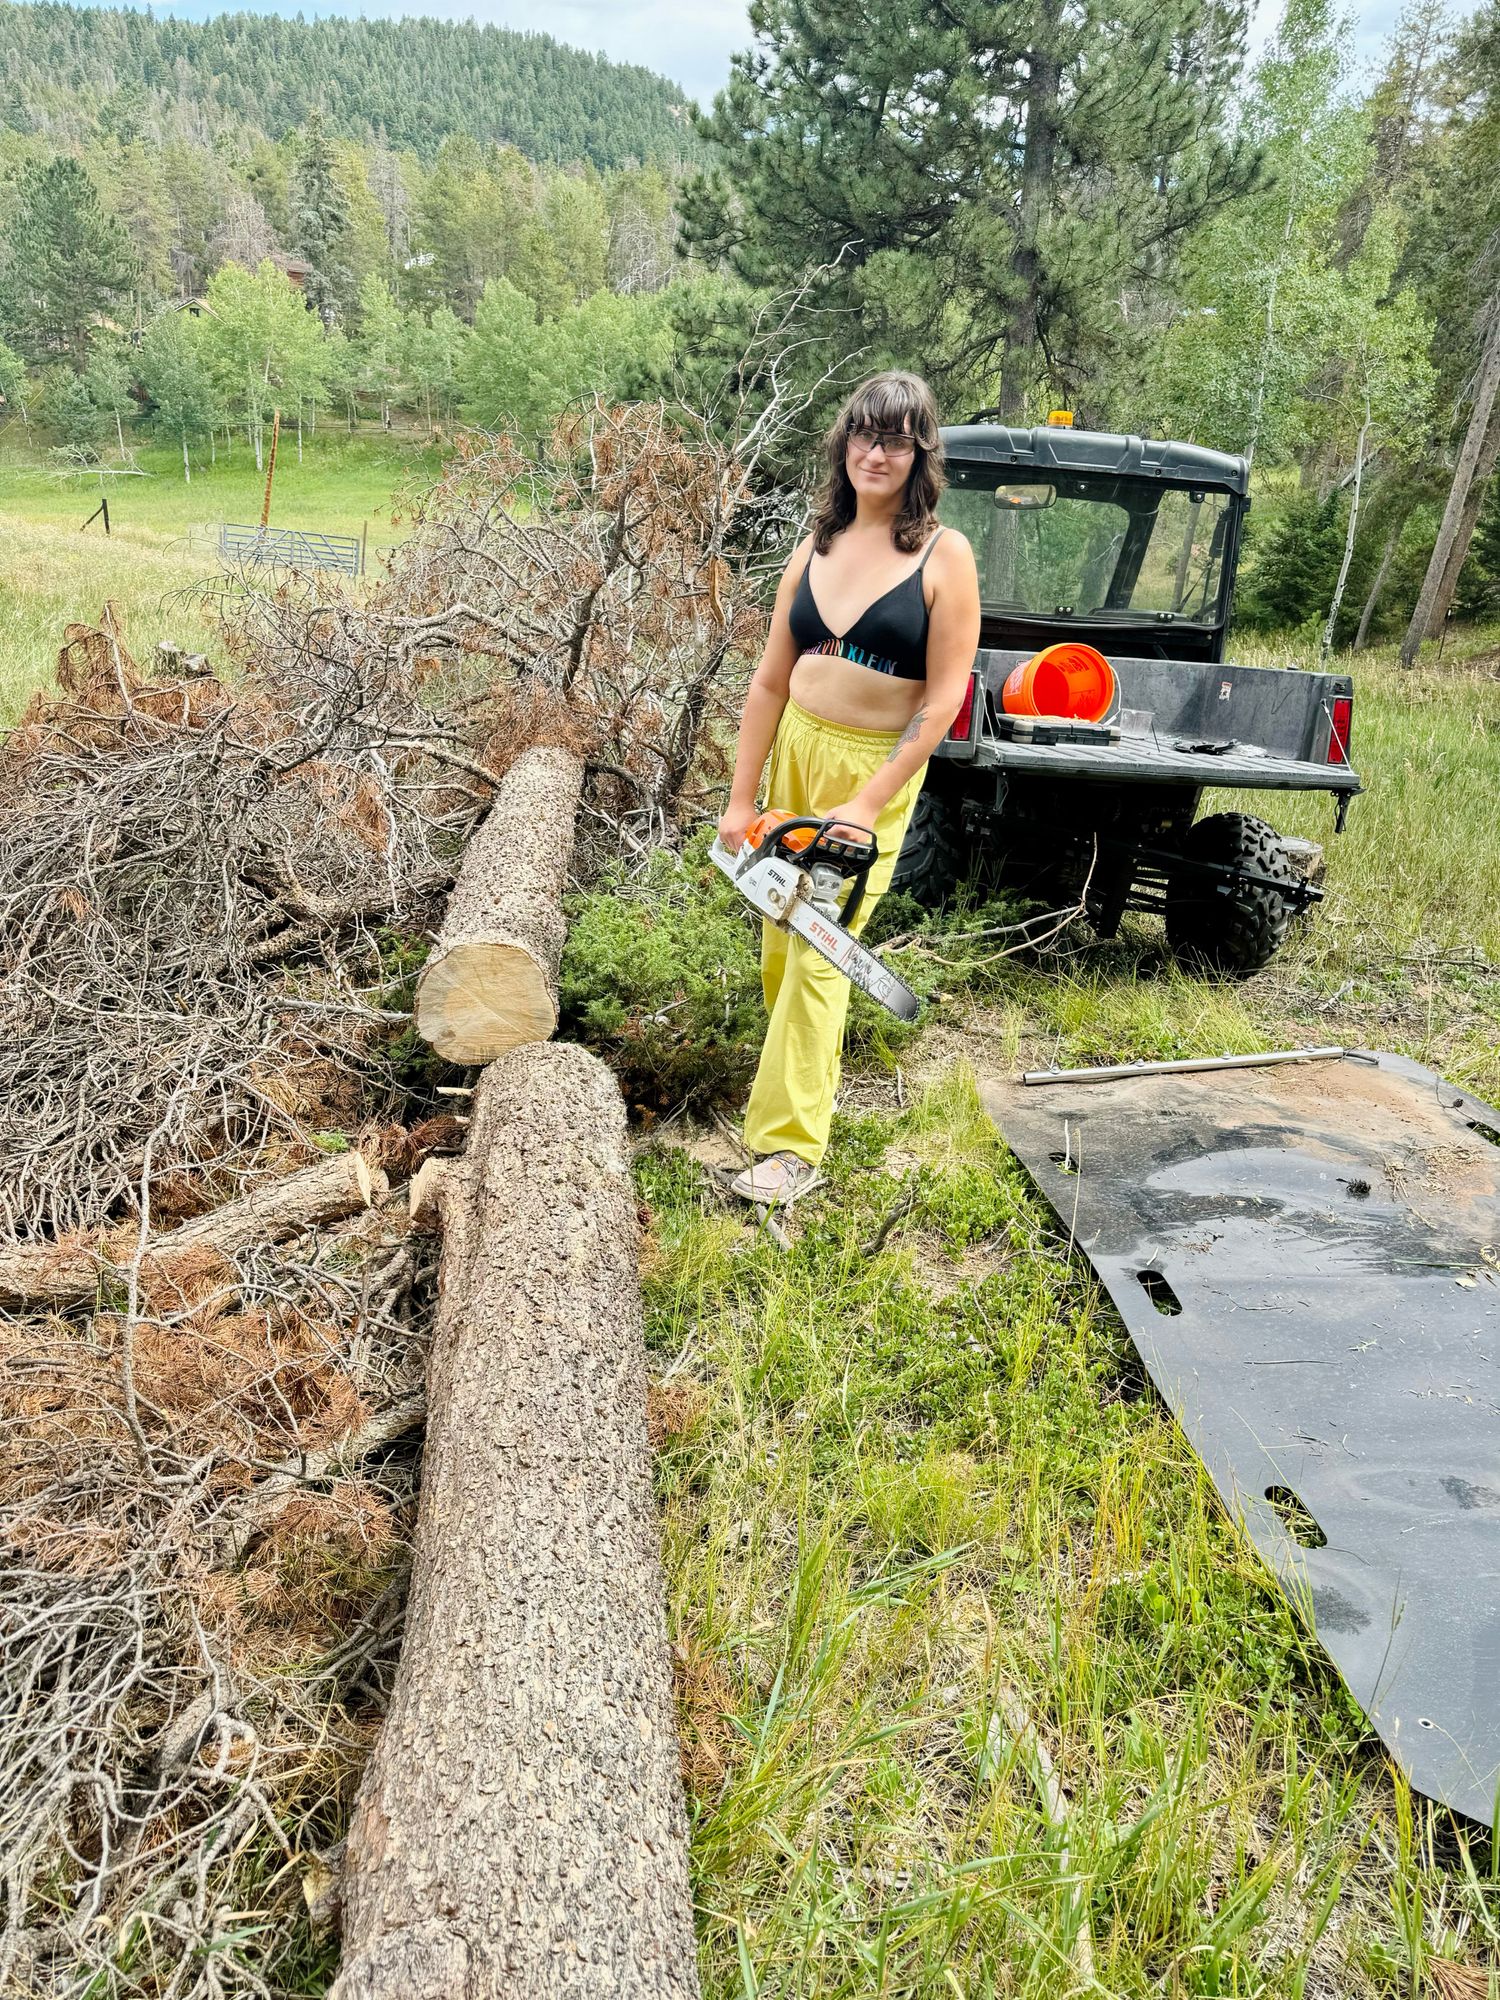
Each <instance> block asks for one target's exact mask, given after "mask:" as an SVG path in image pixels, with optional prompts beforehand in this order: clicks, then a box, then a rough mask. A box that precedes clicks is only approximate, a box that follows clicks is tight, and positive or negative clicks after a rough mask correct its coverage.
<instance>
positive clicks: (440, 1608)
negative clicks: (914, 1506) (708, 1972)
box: [332, 1043, 698, 2000]
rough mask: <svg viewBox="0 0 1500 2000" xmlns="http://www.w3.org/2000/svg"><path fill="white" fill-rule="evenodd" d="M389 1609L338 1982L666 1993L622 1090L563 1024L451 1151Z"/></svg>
mask: <svg viewBox="0 0 1500 2000" xmlns="http://www.w3.org/2000/svg"><path fill="white" fill-rule="evenodd" d="M438 1199H439V1201H440V1202H441V1205H442V1212H443V1227H444V1238H443V1250H442V1264H441V1274H440V1283H439V1305H438V1316H437V1326H436V1331H435V1333H434V1337H433V1344H432V1349H431V1354H430V1357H429V1361H428V1383H427V1398H428V1418H427V1440H426V1446H425V1450H424V1453H423V1465H422V1499H421V1507H420V1511H419V1516H418V1521H417V1528H416V1552H415V1558H414V1562H413V1568H412V1580H411V1595H410V1599H409V1603H408V1608H407V1614H406V1634H405V1641H404V1644H403V1646H402V1652H401V1661H400V1665H399V1667H398V1669H397V1672H396V1678H395V1684H394V1689H393V1692H392V1697H391V1705H390V1711H389V1713H388V1715H387V1717H386V1721H385V1725H384V1728H383V1730H382V1732H381V1736H380V1739H379V1741H378V1743H377V1745H376V1747H375V1750H374V1753H373V1754H372V1756H371V1759H370V1763H369V1765H368V1767H367V1768H366V1771H365V1776H364V1780H363V1783H362V1784H361V1787H360V1792H359V1797H358V1800H357V1802H356V1805H355V1809H354V1815H353V1822H352V1825H351V1828H350V1833H349V1840H348V1847H347V1855H346V1862H345V1879H344V1886H343V1906H344V1953H345V1956H344V1965H343V1970H342V1972H341V1973H340V1975H339V1978H338V1980H337V1982H336V1983H335V1985H334V1988H333V1992H332V2000H491V1996H493V2000H553V1996H562V1995H567V1996H568V2000H689V1996H696V1994H697V1992H698V1984H697V1972H696V1961H695V1951H694V1940H693V1919H692V1903H691V1898H690V1895H689V1889H688V1872H687V1826H686V1815H685V1811H684V1806H683V1798H682V1787H681V1778H680V1774H679V1751H678V1742H677V1735H676V1728H675V1718H674V1712H673V1700H672V1676H671V1665H670V1659H669V1655H668V1649H667V1635H666V1624H665V1617H664V1611H663V1592H662V1577H661V1566H660V1557H659V1551H658V1536H657V1523H656V1511H655V1504H654V1501H653V1497H652V1491H651V1480H650V1472H649V1452H648V1445H647V1436H646V1362H645V1347H644V1341H643V1335H642V1318H641V1299H640V1280H639V1274H638V1263H637V1259H638V1254H639V1223H638V1220H637V1215H636V1203H635V1194H634V1190H633V1188H632V1185H631V1178H630V1170H629V1154H628V1147H627V1138H626V1128H625V1113H624V1107H623V1105H622V1103H621V1100H620V1093H619V1089H618V1087H617V1085H616V1084H615V1082H614V1080H613V1079H612V1077H611V1076H610V1073H609V1072H608V1070H606V1069H605V1068H604V1066H603V1064H602V1063H600V1062H599V1061H598V1060H597V1059H596V1058H595V1057H593V1056H591V1055H589V1054H588V1053H587V1052H586V1051H584V1050H582V1049H579V1048H577V1047H575V1046H573V1045H572V1044H570V1043H551V1044H547V1045H545V1046H536V1047H531V1048H526V1049H517V1050H515V1051H513V1052H512V1053H511V1054H509V1055H507V1056H504V1057H502V1058H501V1059H500V1061H498V1062H497V1063H495V1064H494V1065H493V1066H492V1067H491V1068H490V1069H488V1070H487V1071H486V1072H485V1074H484V1076H483V1077H482V1078H481V1080H480V1083H479V1087H478V1090H477V1091H476V1093H475V1098H474V1118H473V1123H472V1125H471V1127H470V1134H469V1143H468V1149H467V1152H466V1153H465V1155H464V1156H463V1157H462V1158H461V1159H459V1160H455V1161H449V1162H447V1163H446V1164H445V1171H444V1175H443V1177H442V1181H441V1189H440V1193H439V1195H438Z"/></svg>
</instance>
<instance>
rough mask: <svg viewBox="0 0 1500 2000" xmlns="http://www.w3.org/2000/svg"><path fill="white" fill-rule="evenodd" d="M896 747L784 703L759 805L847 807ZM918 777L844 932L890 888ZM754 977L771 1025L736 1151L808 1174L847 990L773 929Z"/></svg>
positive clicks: (823, 1146) (900, 799)
mask: <svg viewBox="0 0 1500 2000" xmlns="http://www.w3.org/2000/svg"><path fill="white" fill-rule="evenodd" d="M900 740H901V737H900V732H899V731H896V730H885V729H855V728H853V727H850V726H848V725H846V724H844V723H837V722H825V721H824V720H823V719H822V717H821V716H817V715H809V713H808V712H807V710H806V709H805V708H799V707H798V706H797V704H796V702H794V701H789V702H788V703H787V705H786V707H785V709H783V711H782V715H781V721H780V724H779V725H778V727H777V731H776V740H775V742H774V743H773V744H772V746H771V772H770V777H769V779H768V780H767V784H766V803H767V805H768V806H779V807H781V808H783V809H785V810H786V811H788V812H794V813H805V814H813V813H826V812H828V811H830V810H831V809H832V808H833V807H834V806H841V805H847V804H848V802H849V800H850V799H852V798H853V797H854V795H855V794H856V792H858V791H859V789H860V787H861V786H862V785H863V784H864V783H865V781H866V780H867V779H868V778H871V777H873V775H874V774H875V772H876V771H878V770H879V768H880V766H881V765H882V764H884V763H885V762H886V761H887V759H888V758H889V756H890V754H891V752H892V750H893V749H894V748H895V747H896V745H897V744H898V743H899V742H900ZM926 770H927V767H926V765H925V764H924V765H923V766H922V768H921V769H920V770H919V771H917V772H916V773H915V774H914V775H913V776H912V777H911V778H910V779H909V780H908V781H907V783H906V784H905V785H903V786H902V788H901V790H900V791H899V792H897V793H896V795H895V797H894V798H893V799H892V800H891V801H890V803H889V805H887V806H886V808H885V810H884V811H883V812H882V813H881V814H880V816H879V818H878V819H877V820H876V822H875V839H876V842H877V844H878V845H879V848H880V858H879V859H878V860H877V861H876V863H875V866H874V867H873V868H872V869H871V870H870V878H869V881H868V882H867V883H866V885H865V894H864V901H863V902H862V903H861V905H860V907H859V910H858V912H857V913H856V915H855V919H854V922H853V923H852V924H851V925H850V926H849V928H850V930H852V931H854V932H855V933H856V934H858V932H859V931H861V930H862V929H863V928H864V926H865V923H866V922H867V920H868V918H869V915H870V912H871V911H872V910H873V909H874V907H875V904H876V903H877V901H878V900H879V898H880V896H881V894H882V892H883V891H884V890H885V889H886V888H888V887H889V885H890V879H891V876H892V874H893V873H894V871H895V867H896V857H897V855H898V854H899V853H900V852H901V842H902V839H903V838H904V836H905V833H906V825H907V821H908V820H909V819H910V818H911V815H912V810H913V808H914V807H915V805H916V803H917V794H918V792H920V791H921V789H922V779H923V777H924V776H925V774H926ZM760 974H761V985H762V988H763V990H764V992H765V996H766V1009H767V1011H768V1013H769V1014H770V1016H771V1019H770V1024H769V1026H768V1027H767V1029H766V1040H765V1046H764V1047H763V1048H762V1050H761V1053H760V1065H759V1067H758V1068H757V1070H756V1072H755V1082H754V1084H753V1085H752V1086H751V1090H750V1102H749V1104H748V1105H747V1106H746V1109H745V1144H746V1146H747V1147H748V1148H749V1149H750V1151H751V1152H752V1153H757V1154H761V1153H782V1152H785V1153H795V1154H796V1155H797V1156H798V1158H799V1159H803V1160H811V1161H812V1162H813V1163H814V1164H815V1165H816V1163H817V1162H818V1161H819V1160H821V1159H822V1157H823V1154H824V1152H825V1151H826V1150H827V1146H828V1128H829V1126H830V1125H831V1124H832V1122H833V1099H834V1093H835V1091H836V1090H837V1089H838V1083H839V1055H840V1051H841V1048H842V1045H843V1039H844V1018H845V1016H846V1014H847V1013H848V1011H849V990H850V989H849V982H848V980H847V979H845V977H844V975H843V974H842V973H841V972H836V971H835V970H834V968H833V967H832V966H831V965H830V964H829V963H828V961H827V959H826V958H823V957H821V956H820V955H819V954H818V953H817V952H815V951H814V950H813V948H812V946H811V945H809V944H804V943H803V941H802V939H801V938H799V937H794V936H793V935H792V934H791V933H790V932H788V931H784V930H781V929H779V928H778V927H777V926H776V925H775V924H772V923H765V924H763V925H762V928H761V946H760Z"/></svg>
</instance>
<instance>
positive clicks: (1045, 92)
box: [999, 0, 1062, 424]
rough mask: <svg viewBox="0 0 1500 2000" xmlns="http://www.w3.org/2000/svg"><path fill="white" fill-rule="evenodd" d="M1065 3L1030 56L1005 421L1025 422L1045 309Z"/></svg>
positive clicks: (1045, 1) (1048, 0) (1051, 0)
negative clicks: (1046, 224)
mask: <svg viewBox="0 0 1500 2000" xmlns="http://www.w3.org/2000/svg"><path fill="white" fill-rule="evenodd" d="M1061 13H1062V8H1061V0H1041V4H1040V6H1039V7H1038V10H1037V21H1036V34H1035V40H1034V42H1033V45H1032V47H1031V50H1030V52H1029V57H1028V67H1029V70H1030V75H1029V77H1028V79H1027V85H1026V143H1025V151H1024V154H1023V156H1022V162H1021V185H1020V189H1019V201H1018V204H1017V215H1016V241H1015V247H1014V249H1013V250H1012V252H1011V260H1010V268H1011V276H1012V279H1013V281H1014V283H1015V287H1016V295H1015V302H1014V304H1013V305H1012V306H1011V309H1010V313H1009V316H1008V318H1007V320H1006V326H1005V342H1004V346H1003V348H1002V350H1001V358H1000V405H999V407H1000V421H1001V423H1003V424H1021V423H1024V422H1025V420H1026V401H1027V397H1028V396H1029V395H1030V393H1031V380H1032V376H1033V374H1034V373H1035V353H1036V342H1037V333H1038V328H1039V319H1040V306H1041V286H1042V272H1041V258H1040V255H1039V253H1038V250H1037V237H1038V235H1039V233H1040V230H1041V223H1042V211H1043V205H1044V204H1045V202H1046V201H1047V200H1048V198H1049V197H1050V195H1051V193H1052V169H1053V162H1054V159H1055V157H1056V154H1057V119H1058V109H1057V101H1058V92H1059V90H1060V88H1061V80H1062V78H1061V65H1060V63H1059V61H1058V54H1057V39H1058V32H1059V26H1058V24H1059V20H1060V17H1061Z"/></svg>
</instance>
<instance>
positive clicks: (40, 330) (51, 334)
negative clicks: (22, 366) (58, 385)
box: [0, 158, 136, 368]
mask: <svg viewBox="0 0 1500 2000" xmlns="http://www.w3.org/2000/svg"><path fill="white" fill-rule="evenodd" d="M135 269H136V266H135V260H134V258H133V257H132V255H131V251H130V244H129V242H128V240H127V238H126V236H125V232H124V230H123V229H122V228H121V227H120V225H119V223H118V222H116V221H115V219H114V217H113V216H111V215H108V214H106V213H105V210H104V209H103V207H102V206H101V205H100V201H99V196H98V193H97V191H96V189H95V187H94V184H93V182H92V181H91V180H90V179H89V177H88V175H87V174H86V173H85V172H84V170H83V168H82V167H81V166H80V165H79V164H78V162H77V161H76V160H72V159H68V158H59V159H55V160H48V161H45V162H43V163H42V164H40V165H36V166H32V167H29V168H27V170H26V171H25V173H24V174H23V175H22V176H21V183H20V188H19V202H18V213H17V215H16V218H15V221H14V223H13V224H12V226H11V230H10V241H9V244H8V246H7V249H6V256H5V267H4V270H3V272H0V335H3V336H5V337H8V338H9V339H10V340H11V341H12V342H13V344H14V345H15V346H16V347H17V348H18V349H19V351H20V352H21V353H22V354H23V355H24V356H25V357H26V358H27V359H29V360H32V361H47V360H50V359H53V358H55V357H57V356H66V357H68V358H69V359H70V360H71V361H72V363H73V365H74V367H75V368H81V367H82V366H83V363H84V360H85V357H86V355H87V352H88V342H89V332H90V329H91V328H92V327H93V326H95V325H96V324H97V323H98V321H99V320H100V319H102V318H105V317H108V316H110V315H112V314H114V313H115V312H119V311H124V310H125V309H126V303H127V301H128V299H129V296H130V288H131V284H132V282H133V280H134V276H135Z"/></svg>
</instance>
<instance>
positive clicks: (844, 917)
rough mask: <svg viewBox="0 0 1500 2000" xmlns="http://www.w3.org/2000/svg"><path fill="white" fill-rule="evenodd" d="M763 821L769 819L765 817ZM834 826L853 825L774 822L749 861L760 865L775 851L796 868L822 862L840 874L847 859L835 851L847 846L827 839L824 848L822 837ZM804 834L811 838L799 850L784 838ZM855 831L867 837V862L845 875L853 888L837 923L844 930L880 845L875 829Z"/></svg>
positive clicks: (846, 823)
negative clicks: (833, 867)
mask: <svg viewBox="0 0 1500 2000" xmlns="http://www.w3.org/2000/svg"><path fill="white" fill-rule="evenodd" d="M766 817H769V814H767V815H766ZM835 824H837V825H839V826H855V825H857V822H856V821H854V820H852V819H851V820H839V821H836V822H835V821H833V820H827V819H796V818H789V819H782V820H777V822H776V823H775V825H774V826H772V827H770V828H768V829H767V831H766V833H765V835H764V837H763V838H762V840H761V843H760V845H759V846H758V847H757V848H756V850H755V852H754V854H752V855H751V857H750V858H751V860H752V861H763V860H764V859H765V857H766V856H767V855H768V854H774V853H775V852H776V851H777V849H782V850H783V851H784V852H785V854H786V856H787V859H788V860H795V861H796V863H797V865H798V866H799V867H803V866H805V865H806V864H807V863H808V862H809V861H816V860H824V861H831V862H832V863H833V864H834V866H835V867H837V868H839V869H840V870H841V872H842V867H843V862H844V861H845V860H846V859H847V856H846V855H840V854H839V853H838V852H837V851H836V850H837V848H839V847H847V846H848V844H849V843H848V842H847V841H833V840H832V836H829V840H830V843H831V844H830V845H826V846H825V844H824V836H825V834H827V832H828V828H829V827H830V826H833V825H835ZM804 831H805V832H807V833H810V834H811V835H812V838H811V839H810V840H808V841H806V842H805V843H803V844H801V845H799V846H796V847H794V846H792V845H791V844H790V842H789V841H788V838H787V836H788V835H789V834H793V833H802V832H804ZM859 831H860V832H861V833H867V834H869V836H870V852H869V855H868V858H867V859H866V860H865V861H864V863H863V864H862V865H861V866H860V867H859V868H851V869H850V870H849V871H848V872H849V874H850V876H851V877H852V879H853V883H854V886H853V888H852V889H851V890H850V891H849V898H848V901H847V902H846V903H845V904H844V907H843V909H842V910H841V911H840V912H839V919H840V921H841V922H842V924H843V925H844V928H845V929H846V930H847V929H848V927H849V925H850V924H851V923H852V922H853V920H854V917H855V915H856V913H857V912H858V910H859V906H860V904H861V903H862V902H863V901H864V899H865V883H866V881H867V880H868V879H869V874H870V870H871V869H872V868H873V867H874V866H875V863H876V862H877V861H878V860H879V859H880V844H879V842H878V841H877V840H876V838H875V829H874V828H873V827H870V826H861V827H859Z"/></svg>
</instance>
